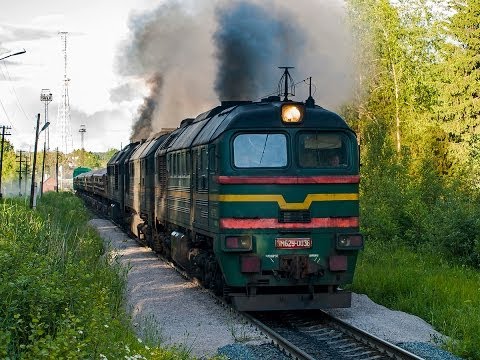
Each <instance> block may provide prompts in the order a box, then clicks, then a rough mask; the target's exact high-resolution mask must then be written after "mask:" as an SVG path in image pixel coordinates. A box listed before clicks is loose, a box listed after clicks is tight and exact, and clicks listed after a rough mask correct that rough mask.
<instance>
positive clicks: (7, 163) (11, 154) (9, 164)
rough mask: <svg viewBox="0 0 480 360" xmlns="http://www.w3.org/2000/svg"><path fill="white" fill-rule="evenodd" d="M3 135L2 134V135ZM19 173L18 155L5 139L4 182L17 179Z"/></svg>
mask: <svg viewBox="0 0 480 360" xmlns="http://www.w3.org/2000/svg"><path fill="white" fill-rule="evenodd" d="M0 135H1V134H0ZM16 173H17V164H16V155H15V150H14V149H13V146H12V144H11V143H10V142H9V141H8V140H7V139H5V141H4V144H3V165H2V181H5V182H6V181H9V180H12V179H14V178H15V176H16Z"/></svg>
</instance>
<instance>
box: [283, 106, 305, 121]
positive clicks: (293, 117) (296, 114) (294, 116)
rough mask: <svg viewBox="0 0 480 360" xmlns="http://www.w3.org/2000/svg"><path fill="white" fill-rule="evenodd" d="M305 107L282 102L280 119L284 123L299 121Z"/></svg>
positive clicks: (301, 118)
mask: <svg viewBox="0 0 480 360" xmlns="http://www.w3.org/2000/svg"><path fill="white" fill-rule="evenodd" d="M304 112H305V109H304V108H303V106H302V105H299V104H284V105H283V106H282V121H283V122H284V123H288V124H291V123H300V122H302V120H303V114H304Z"/></svg>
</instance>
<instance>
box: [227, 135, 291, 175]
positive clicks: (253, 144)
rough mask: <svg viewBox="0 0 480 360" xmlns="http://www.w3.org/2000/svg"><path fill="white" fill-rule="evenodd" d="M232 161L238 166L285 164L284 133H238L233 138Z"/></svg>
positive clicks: (285, 140)
mask: <svg viewBox="0 0 480 360" xmlns="http://www.w3.org/2000/svg"><path fill="white" fill-rule="evenodd" d="M233 163H234V165H235V166H236V167H238V168H277V167H285V166H287V137H286V136H285V134H240V135H238V136H237V137H235V140H233Z"/></svg>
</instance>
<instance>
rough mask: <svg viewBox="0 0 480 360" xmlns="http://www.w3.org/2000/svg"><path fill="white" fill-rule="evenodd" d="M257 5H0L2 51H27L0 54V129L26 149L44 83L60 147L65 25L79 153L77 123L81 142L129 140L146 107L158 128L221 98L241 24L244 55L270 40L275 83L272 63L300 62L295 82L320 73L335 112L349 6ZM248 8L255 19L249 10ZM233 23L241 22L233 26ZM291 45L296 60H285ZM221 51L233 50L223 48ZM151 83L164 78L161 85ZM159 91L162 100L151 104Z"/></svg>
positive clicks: (194, 1)
mask: <svg viewBox="0 0 480 360" xmlns="http://www.w3.org/2000/svg"><path fill="white" fill-rule="evenodd" d="M250 2H252V3H257V5H259V4H261V6H264V5H265V4H266V3H268V4H269V7H268V10H267V12H263V11H262V10H261V9H259V6H246V7H241V6H237V7H236V8H235V7H234V6H233V5H232V4H234V3H235V2H234V1H231V0H205V1H199V0H178V1H176V0H122V1H114V0H101V1H98V0H96V1H93V0H83V1H65V0H62V1H60V0H49V1H47V2H34V1H31V0H17V1H11V2H6V3H5V4H2V11H1V12H0V57H1V56H2V54H3V53H7V52H9V51H16V50H21V49H25V50H26V53H25V54H22V55H18V56H14V57H10V58H8V59H7V60H4V61H0V125H7V126H11V127H12V130H11V134H12V135H11V136H9V138H8V139H9V140H10V141H11V142H12V143H13V145H14V147H15V149H16V150H27V151H28V150H31V149H32V148H33V143H34V137H35V122H36V114H38V113H40V114H41V121H42V123H43V122H44V121H45V119H44V111H45V110H44V104H43V103H42V102H41V101H40V93H41V91H42V89H45V88H48V89H50V91H51V93H52V94H53V101H52V103H50V104H49V107H48V110H49V111H48V120H49V121H50V123H51V125H50V127H49V132H50V149H51V150H53V149H55V147H56V146H58V145H61V144H60V131H59V129H57V123H58V121H57V119H58V106H59V101H61V93H62V85H63V81H62V80H63V72H64V58H63V54H62V42H61V40H60V35H59V34H58V32H59V31H62V32H63V31H66V32H68V33H69V34H68V40H67V49H68V66H67V76H68V78H69V79H70V82H69V97H70V110H71V119H70V121H71V135H72V145H73V148H75V149H78V148H80V147H81V136H80V133H79V129H80V125H85V127H86V133H85V149H86V150H89V151H106V150H108V149H110V148H117V149H118V148H120V147H121V146H122V145H123V146H124V145H125V144H127V143H128V142H129V141H130V137H131V136H132V126H134V124H136V123H138V119H139V117H140V114H141V112H142V110H141V109H142V108H143V110H145V109H146V108H147V110H149V111H150V113H151V114H153V116H154V117H155V119H154V120H155V121H153V124H148V125H149V127H147V128H148V129H150V130H151V131H153V132H156V131H160V130H161V129H163V128H172V127H173V128H174V127H176V126H178V124H179V123H180V121H181V120H182V119H183V118H185V117H194V116H196V115H198V114H199V113H201V112H203V111H206V110H208V109H209V108H211V107H213V106H215V105H217V104H218V98H222V94H221V93H219V89H220V88H221V87H222V86H221V85H222V76H224V82H223V84H225V81H227V82H228V81H229V80H228V79H229V76H230V75H229V74H228V73H227V72H228V71H229V68H228V65H229V62H231V61H232V59H233V60H235V53H234V52H233V53H231V54H228V50H229V49H230V50H231V49H232V47H231V46H230V45H231V44H230V43H229V41H230V40H232V38H233V37H236V36H237V35H238V31H237V26H238V27H240V28H241V27H242V26H244V28H243V30H242V33H243V34H244V35H246V37H249V38H245V42H248V41H251V44H247V45H248V46H247V47H246V51H254V52H257V50H256V48H255V45H258V44H256V43H258V39H260V40H261V41H264V42H265V43H267V44H268V46H271V48H269V49H267V50H268V51H267V50H265V51H264V50H263V49H264V48H265V46H261V47H260V49H262V50H260V51H261V52H262V53H261V54H260V57H262V56H264V57H265V59H266V60H267V61H265V63H264V64H262V66H265V67H268V72H269V77H268V82H273V81H271V80H272V79H273V78H275V79H277V76H278V78H279V77H280V75H281V74H280V73H278V74H277V72H278V69H277V68H276V67H277V66H285V65H292V63H295V65H296V66H298V68H300V69H301V70H300V69H298V70H297V69H296V70H294V73H293V75H294V78H295V80H302V79H304V78H305V77H306V76H309V75H313V76H314V78H315V79H316V80H317V83H316V84H317V85H315V90H316V91H317V90H318V93H317V96H318V97H319V98H320V99H319V100H320V101H321V102H322V105H326V106H325V107H327V108H333V110H335V106H336V105H338V104H339V103H341V102H342V101H345V100H346V99H347V98H348V96H350V90H351V88H352V87H353V86H352V77H353V75H352V68H351V66H350V63H349V61H350V60H349V57H350V55H351V53H350V52H351V50H350V49H351V44H350V43H349V38H348V34H347V33H346V32H345V26H344V24H343V22H342V21H343V20H342V17H343V15H342V9H341V5H339V4H340V3H341V2H342V1H341V0H325V1H317V0H296V1H295V2H292V3H291V4H290V3H288V2H285V1H284V0H250ZM237 3H238V2H237ZM178 4H180V5H178ZM335 4H336V5H335ZM219 8H222V9H223V10H222V11H218V9H219ZM229 12H231V13H232V16H231V17H230V13H229ZM252 12H253V13H255V12H256V14H253V15H254V16H250V15H252ZM244 13H246V14H248V15H247V16H246V15H245V14H244ZM219 14H221V17H220V18H219ZM235 16H237V17H236V18H235ZM222 18H223V19H222ZM245 18H248V20H249V21H250V22H245V21H244V20H245ZM224 19H227V20H228V21H224ZM264 19H265V20H266V21H263V20H264ZM267 21H270V24H271V26H272V27H273V28H275V29H276V30H275V31H277V33H276V34H274V32H272V36H285V34H287V36H286V38H287V40H288V41H290V43H289V44H286V46H283V47H282V46H280V47H278V46H277V45H276V41H277V40H278V39H273V38H272V37H270V35H269V34H265V32H266V31H270V30H271V29H270V28H268V29H267V28H264V29H262V27H263V26H264V24H265V23H267ZM229 23H230V24H235V26H230V28H229ZM279 24H280V25H279ZM252 27H258V28H259V31H262V36H259V33H256V34H255V32H252V33H251V34H250V33H249V30H250V29H251V28H252ZM216 29H217V30H216ZM218 29H220V31H219V30H218ZM215 31H217V32H216V33H215ZM282 32H283V33H282ZM214 33H215V35H213V34H214ZM279 34H280V35H279ZM212 35H213V36H212ZM252 37H253V40H252ZM214 38H215V39H216V40H213V39H214ZM271 39H273V41H271ZM282 39H283V38H282ZM272 44H273V45H272ZM287 50H288V51H290V52H291V53H293V56H292V57H295V59H294V60H292V61H290V60H288V61H287V60H286V58H285V57H284V56H283V55H284V54H283V53H282V52H285V51H287ZM222 51H226V52H227V53H225V54H220V55H219V52H222ZM298 54H301V56H298ZM252 55H253V54H252ZM272 59H274V60H272ZM225 60H228V61H227V62H226V63H223V64H222V61H225ZM237 60H238V59H237ZM287 62H288V63H287ZM240 65H241V64H240ZM252 65H254V66H256V65H255V64H254V63H252ZM266 70H267V69H266V68H260V69H258V70H256V72H252V73H251V76H252V77H254V76H256V75H260V76H262V80H263V82H267V81H266V79H267V77H265V73H266V72H267V71H266ZM270 70H271V71H270ZM222 72H223V75H222ZM153 78H154V79H157V80H158V81H157V82H155V84H154V85H152V79H153ZM275 81H276V80H275ZM273 87H274V88H275V87H276V83H275V84H274V85H273ZM269 89H270V87H269ZM302 89H303V90H302V91H303V92H302V91H301V92H300V93H301V94H302V96H303V98H301V99H298V100H304V99H305V98H306V95H305V91H306V89H307V87H306V86H305V84H302ZM263 91H264V90H263V89H262V94H263ZM152 93H153V95H154V96H156V97H157V99H156V101H155V102H154V105H155V106H154V107H153V108H152V109H148V106H147V105H149V103H148V102H147V100H148V98H149V96H150V97H152V96H153V95H152ZM193 95H194V96H193ZM147 113H148V112H147ZM41 126H42V125H41ZM150 130H149V131H150Z"/></svg>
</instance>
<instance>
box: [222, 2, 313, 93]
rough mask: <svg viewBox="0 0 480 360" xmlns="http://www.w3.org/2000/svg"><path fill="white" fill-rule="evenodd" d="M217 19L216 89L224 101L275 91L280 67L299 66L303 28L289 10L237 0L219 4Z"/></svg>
mask: <svg viewBox="0 0 480 360" xmlns="http://www.w3.org/2000/svg"><path fill="white" fill-rule="evenodd" d="M216 20H217V22H218V28H217V31H216V32H215V34H214V36H213V39H214V44H215V46H216V52H215V55H216V57H217V60H218V68H217V74H216V79H215V92H216V93H217V95H218V97H219V99H220V100H247V99H248V100H251V99H252V98H253V99H255V98H258V97H260V96H264V95H267V94H269V93H271V92H272V90H273V89H275V85H276V83H277V82H278V79H279V78H280V76H281V72H280V71H279V70H278V69H277V66H286V65H288V66H295V65H296V63H297V61H296V60H297V59H298V57H299V56H298V54H301V53H302V52H303V49H302V47H303V44H304V41H303V35H302V33H301V31H300V27H298V26H294V25H293V24H292V21H291V19H289V18H288V14H287V13H286V12H280V13H279V12H274V11H272V10H268V9H266V8H264V7H262V6H260V5H257V4H254V3H251V2H245V1H244V2H235V3H233V4H228V5H224V6H220V7H218V8H217V11H216ZM295 54H297V56H295Z"/></svg>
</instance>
